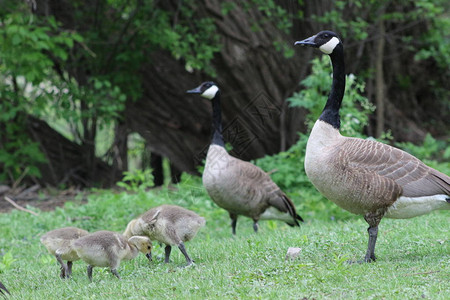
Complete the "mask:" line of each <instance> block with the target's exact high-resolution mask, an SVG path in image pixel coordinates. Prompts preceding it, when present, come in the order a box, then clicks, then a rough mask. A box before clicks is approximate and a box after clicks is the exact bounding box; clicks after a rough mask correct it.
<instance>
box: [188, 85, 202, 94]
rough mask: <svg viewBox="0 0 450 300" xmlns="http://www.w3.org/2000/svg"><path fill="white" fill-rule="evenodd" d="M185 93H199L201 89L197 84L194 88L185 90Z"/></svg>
mask: <svg viewBox="0 0 450 300" xmlns="http://www.w3.org/2000/svg"><path fill="white" fill-rule="evenodd" d="M186 93H188V94H201V93H202V91H201V90H200V86H198V87H196V88H195V89H192V90H188V91H186Z"/></svg>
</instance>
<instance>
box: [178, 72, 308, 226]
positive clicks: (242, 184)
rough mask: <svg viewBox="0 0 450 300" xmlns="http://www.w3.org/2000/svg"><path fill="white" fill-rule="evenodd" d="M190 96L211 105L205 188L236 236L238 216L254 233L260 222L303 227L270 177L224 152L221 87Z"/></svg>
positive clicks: (198, 90) (208, 85)
mask: <svg viewBox="0 0 450 300" xmlns="http://www.w3.org/2000/svg"><path fill="white" fill-rule="evenodd" d="M187 93H190V94H200V96H202V97H203V98H206V99H208V100H211V102H212V108H213V116H212V120H213V127H214V134H213V138H212V142H211V145H210V146H209V149H208V153H207V155H206V164H205V169H204V172H203V185H204V186H205V189H206V191H207V192H208V194H209V196H210V197H211V199H212V200H213V201H214V202H215V203H216V204H217V205H218V206H220V207H222V208H223V209H225V210H227V211H228V213H229V214H230V218H231V229H232V233H233V235H235V234H236V223H237V218H238V216H239V215H243V216H246V217H249V218H251V219H252V220H253V229H254V231H255V232H258V221H259V220H280V221H284V222H286V223H287V224H288V225H290V226H300V225H299V224H298V221H302V222H303V219H302V218H301V217H300V216H299V215H298V214H297V212H296V210H295V206H294V203H292V201H291V200H290V199H289V198H288V197H287V196H286V194H285V193H283V191H281V190H280V188H279V187H278V186H277V185H276V184H275V183H274V182H273V181H272V179H271V178H270V176H269V175H267V173H266V172H264V171H263V170H262V169H261V168H259V167H257V166H255V165H253V164H251V163H249V162H246V161H243V160H240V159H238V158H235V157H233V156H231V155H229V154H228V153H227V151H226V150H225V144H224V141H223V137H222V121H221V119H222V116H221V109H220V89H219V87H218V86H217V85H216V84H215V83H214V82H211V81H207V82H203V83H202V84H201V85H200V86H198V87H197V88H195V89H192V90H189V91H187Z"/></svg>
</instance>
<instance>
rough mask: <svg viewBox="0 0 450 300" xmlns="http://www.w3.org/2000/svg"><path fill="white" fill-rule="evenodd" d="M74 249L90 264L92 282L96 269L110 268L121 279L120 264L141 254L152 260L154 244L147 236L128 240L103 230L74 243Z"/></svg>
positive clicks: (89, 271)
mask: <svg viewBox="0 0 450 300" xmlns="http://www.w3.org/2000/svg"><path fill="white" fill-rule="evenodd" d="M72 248H73V249H74V250H75V251H76V252H77V254H78V256H79V257H80V258H81V259H82V260H83V261H84V262H86V263H87V264H88V267H87V275H88V278H89V280H90V281H92V269H93V268H94V267H109V268H110V270H111V273H113V274H114V275H115V276H116V277H117V278H119V279H120V276H119V274H118V273H117V268H118V267H119V265H120V262H121V261H122V260H130V259H133V258H135V257H136V256H137V255H138V253H139V252H142V253H144V254H145V255H146V256H147V257H148V258H149V259H150V254H151V251H152V242H151V240H150V239H149V238H148V237H146V236H133V237H131V238H129V239H128V238H126V237H125V236H123V235H121V234H120V233H117V232H112V231H106V230H102V231H97V232H94V233H91V234H88V235H86V236H84V237H82V238H79V239H78V240H75V241H73V242H72Z"/></svg>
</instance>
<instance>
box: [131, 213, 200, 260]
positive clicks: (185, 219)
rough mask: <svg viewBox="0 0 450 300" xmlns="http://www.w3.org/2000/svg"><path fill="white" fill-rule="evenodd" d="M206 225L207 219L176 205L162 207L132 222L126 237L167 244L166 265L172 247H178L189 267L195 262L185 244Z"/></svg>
mask: <svg viewBox="0 0 450 300" xmlns="http://www.w3.org/2000/svg"><path fill="white" fill-rule="evenodd" d="M205 223H206V221H205V218H203V217H200V216H199V215H197V214H196V213H194V212H193V211H190V210H187V209H185V208H182V207H179V206H176V205H161V206H158V207H155V208H152V209H150V210H149V211H147V212H146V213H144V214H143V215H141V216H140V217H139V218H137V219H134V220H132V221H130V223H128V226H127V228H126V230H125V232H124V235H125V236H126V237H131V236H134V235H144V236H148V237H149V238H150V239H151V240H156V241H158V242H160V243H163V244H165V245H166V247H165V249H164V250H165V259H164V262H165V263H168V262H169V258H170V252H171V251H172V246H178V248H179V249H180V251H181V253H183V255H184V257H185V258H186V262H187V265H188V266H189V265H191V264H192V263H193V260H192V259H191V258H190V257H189V255H188V254H187V252H186V247H185V246H184V242H187V241H189V240H191V239H193V238H194V237H195V235H196V234H197V232H198V230H199V229H200V228H201V227H203V226H204V225H205Z"/></svg>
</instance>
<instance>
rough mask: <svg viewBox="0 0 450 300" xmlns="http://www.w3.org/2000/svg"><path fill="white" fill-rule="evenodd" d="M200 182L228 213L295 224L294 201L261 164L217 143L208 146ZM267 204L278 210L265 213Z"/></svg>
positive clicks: (268, 206)
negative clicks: (241, 157)
mask: <svg viewBox="0 0 450 300" xmlns="http://www.w3.org/2000/svg"><path fill="white" fill-rule="evenodd" d="M203 185H204V187H205V189H206V191H207V192H208V194H209V196H210V197H211V199H212V200H213V201H214V202H215V203H216V204H217V205H218V206H220V207H221V208H223V209H225V210H227V211H228V212H229V213H230V214H233V215H243V216H246V217H249V218H251V219H253V220H255V221H257V220H260V219H266V218H267V219H279V220H282V221H285V222H287V223H289V224H290V225H298V223H297V221H296V219H295V218H293V217H292V216H293V215H296V212H295V206H294V204H293V203H292V201H291V200H290V199H289V198H288V197H287V196H286V194H284V193H283V192H282V191H281V189H280V188H279V187H278V186H277V185H276V184H275V183H274V182H273V180H272V179H271V178H270V176H269V175H268V174H267V173H265V172H264V171H263V170H262V169H261V168H259V167H257V166H255V165H253V164H251V163H249V162H246V161H242V160H240V159H237V158H235V157H233V156H231V155H229V154H228V153H227V151H226V150H225V148H223V147H221V146H218V145H211V146H210V147H209V150H208V154H207V157H206V165H205V170H204V172H203ZM270 207H274V208H276V209H277V210H278V211H279V212H280V213H279V214H276V213H275V211H273V213H272V214H271V213H267V214H265V212H266V211H267V209H269V208H270Z"/></svg>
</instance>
